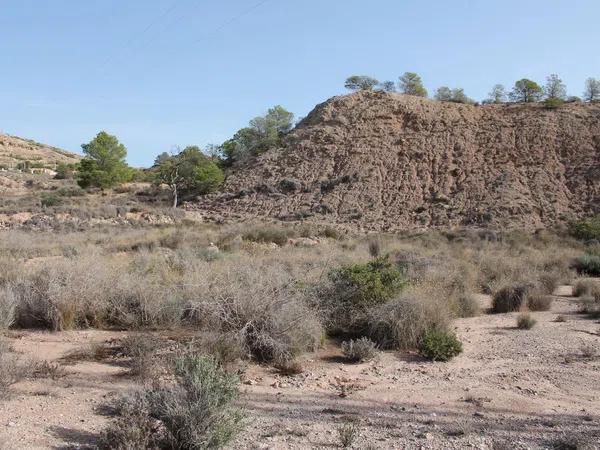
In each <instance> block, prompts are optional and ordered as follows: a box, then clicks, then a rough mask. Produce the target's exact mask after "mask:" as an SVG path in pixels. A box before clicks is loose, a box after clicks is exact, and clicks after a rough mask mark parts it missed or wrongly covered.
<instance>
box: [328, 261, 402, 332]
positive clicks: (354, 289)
mask: <svg viewBox="0 0 600 450" xmlns="http://www.w3.org/2000/svg"><path fill="white" fill-rule="evenodd" d="M329 281H330V282H331V285H330V291H329V292H325V293H324V294H323V302H324V307H325V309H326V312H327V314H328V316H329V324H328V325H329V330H330V332H331V333H332V334H342V335H344V334H345V335H349V336H361V335H364V334H365V333H366V331H367V329H368V317H367V316H368V314H369V313H370V311H371V310H373V309H374V308H376V307H377V306H379V305H382V304H385V303H386V302H388V301H389V300H391V299H392V298H393V296H394V295H396V294H397V293H398V292H400V290H401V289H402V288H403V287H404V286H405V285H406V280H405V279H404V276H403V274H402V272H401V271H400V270H398V269H397V268H396V267H395V266H394V265H393V264H392V263H391V262H389V261H388V259H387V257H382V258H377V259H375V260H373V261H370V262H368V263H366V264H354V265H349V266H343V267H341V268H338V269H334V270H332V271H331V272H330V273H329Z"/></svg>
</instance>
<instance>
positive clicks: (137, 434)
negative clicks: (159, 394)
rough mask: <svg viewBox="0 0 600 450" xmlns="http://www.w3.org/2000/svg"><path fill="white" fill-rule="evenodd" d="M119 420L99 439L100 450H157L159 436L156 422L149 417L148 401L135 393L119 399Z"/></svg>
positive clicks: (143, 396)
mask: <svg viewBox="0 0 600 450" xmlns="http://www.w3.org/2000/svg"><path fill="white" fill-rule="evenodd" d="M116 409H117V411H118V412H119V418H118V420H116V421H115V422H114V423H113V424H112V425H111V426H109V427H108V429H107V430H105V431H104V433H102V436H101V437H100V443H99V448H100V449H101V450H114V449H118V450H146V449H152V450H155V449H156V450H158V449H159V448H160V444H161V442H160V435H159V433H157V430H156V423H155V422H156V421H155V420H154V419H153V418H152V417H150V406H149V404H148V399H147V398H146V396H145V395H143V394H141V393H135V394H133V395H129V396H127V397H124V398H123V399H121V401H120V403H119V405H117V408H116Z"/></svg>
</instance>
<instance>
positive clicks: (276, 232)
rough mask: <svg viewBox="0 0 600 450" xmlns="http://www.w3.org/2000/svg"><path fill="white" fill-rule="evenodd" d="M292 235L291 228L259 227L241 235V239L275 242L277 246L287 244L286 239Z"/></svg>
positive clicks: (267, 242)
mask: <svg viewBox="0 0 600 450" xmlns="http://www.w3.org/2000/svg"><path fill="white" fill-rule="evenodd" d="M292 236H294V232H293V230H290V229H285V228H276V227H259V228H255V229H253V230H250V231H248V232H246V233H244V234H243V235H242V239H244V240H245V241H250V242H262V243H265V244H270V243H272V242H273V243H275V244H277V245H279V246H284V245H285V244H287V242H288V239H289V238H290V237H292Z"/></svg>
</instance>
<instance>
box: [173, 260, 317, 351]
mask: <svg viewBox="0 0 600 450" xmlns="http://www.w3.org/2000/svg"><path fill="white" fill-rule="evenodd" d="M204 269H205V271H204V273H203V272H202V271H197V272H193V273H190V274H188V275H189V278H186V279H185V280H184V297H185V298H186V299H187V302H188V306H187V311H188V312H187V318H186V320H187V321H188V322H189V323H191V324H193V325H194V326H197V327H199V328H200V329H201V330H203V331H212V332H217V333H226V334H230V335H237V339H236V340H237V341H238V342H243V345H244V346H245V348H246V349H247V352H246V353H250V354H252V355H253V356H254V357H256V358H257V359H259V360H265V361H285V360H288V359H292V358H293V357H294V356H296V355H298V354H300V353H302V352H304V351H312V350H314V349H316V348H317V346H318V345H319V342H320V340H321V336H322V334H323V328H322V326H321V322H320V320H319V317H318V315H317V312H316V311H315V310H314V309H313V308H311V307H310V306H309V299H310V298H309V296H308V293H307V290H306V289H303V288H302V287H300V286H298V285H297V283H296V282H295V279H294V278H293V277H292V276H291V275H290V273H289V272H288V271H287V270H285V269H284V267H282V265H280V264H265V263H263V262H261V261H260V260H259V259H250V258H236V259H232V260H229V261H223V262H215V263H212V265H211V266H210V269H209V268H208V266H204Z"/></svg>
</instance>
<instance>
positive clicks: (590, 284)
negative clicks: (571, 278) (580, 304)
mask: <svg viewBox="0 0 600 450" xmlns="http://www.w3.org/2000/svg"><path fill="white" fill-rule="evenodd" d="M573 295H574V296H576V297H586V296H587V297H594V298H596V299H598V301H600V281H598V280H578V281H577V282H576V283H575V286H574V287H573Z"/></svg>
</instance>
